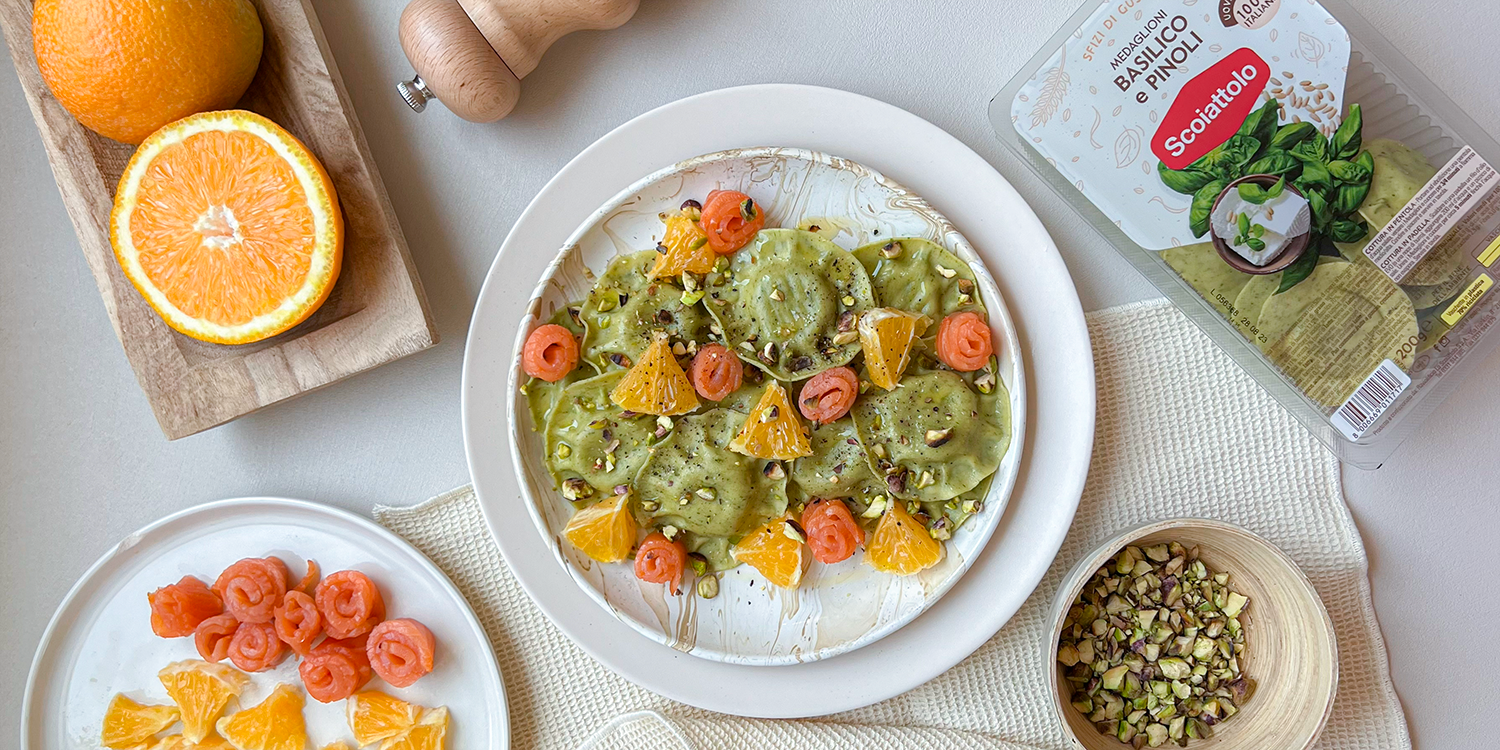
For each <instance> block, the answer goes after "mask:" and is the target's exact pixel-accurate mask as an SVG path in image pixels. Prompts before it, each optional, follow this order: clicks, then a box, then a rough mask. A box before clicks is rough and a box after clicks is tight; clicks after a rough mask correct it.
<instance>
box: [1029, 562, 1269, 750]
mask: <svg viewBox="0 0 1500 750" xmlns="http://www.w3.org/2000/svg"><path fill="white" fill-rule="evenodd" d="M1230 579H1231V577H1230V575H1229V574H1228V573H1222V572H1214V571H1211V570H1209V569H1208V566H1207V565H1206V564H1205V563H1204V561H1203V560H1202V559H1200V556H1199V550H1198V549H1197V548H1196V547H1194V548H1192V549H1186V548H1184V547H1183V546H1182V545H1180V544H1176V543H1171V544H1154V545H1148V546H1144V547H1142V546H1135V545H1130V546H1127V547H1126V548H1124V549H1122V550H1120V551H1119V553H1118V554H1116V555H1115V556H1114V557H1113V558H1111V559H1110V560H1109V561H1108V562H1107V563H1106V564H1105V565H1104V566H1103V567H1101V568H1100V569H1099V570H1098V571H1097V572H1096V573H1095V575H1094V577H1093V578H1092V579H1090V581H1089V582H1088V584H1087V585H1086V586H1085V588H1084V590H1083V593H1082V594H1081V595H1080V597H1079V600H1078V601H1077V602H1076V603H1075V604H1074V605H1073V607H1071V608H1070V609H1069V610H1068V612H1067V614H1066V615H1065V619H1064V623H1063V631H1062V637H1061V638H1060V639H1059V643H1058V662H1059V664H1060V665H1061V666H1060V669H1062V670H1064V671H1065V673H1066V677H1067V679H1068V681H1069V682H1070V683H1071V685H1072V687H1071V691H1072V692H1071V698H1070V702H1071V703H1072V704H1073V706H1074V708H1076V709H1078V710H1079V711H1080V713H1083V714H1084V715H1086V716H1087V717H1088V719H1089V721H1090V722H1092V723H1094V724H1095V726H1096V727H1098V728H1099V730H1100V731H1101V732H1103V733H1106V734H1110V735H1112V736H1115V737H1116V738H1117V739H1124V740H1125V741H1126V742H1127V743H1128V744H1131V745H1133V746H1136V747H1142V746H1146V745H1151V746H1153V747H1154V746H1159V745H1162V744H1165V743H1166V742H1167V741H1172V742H1174V743H1176V744H1179V745H1186V743H1187V741H1188V740H1189V739H1204V738H1207V737H1210V736H1212V733H1213V730H1212V727H1213V725H1215V724H1217V723H1218V722H1220V721H1224V720H1226V719H1228V718H1229V717H1231V716H1233V715H1235V714H1236V713H1238V711H1239V710H1240V707H1241V706H1243V705H1244V701H1245V700H1246V699H1247V698H1248V697H1249V695H1250V693H1251V692H1252V690H1253V682H1251V681H1250V680H1249V679H1248V678H1245V677H1243V676H1242V675H1241V668H1240V661H1239V660H1240V659H1241V658H1243V654H1244V647H1245V644H1244V632H1243V629H1242V627H1241V625H1240V622H1239V615H1240V614H1241V613H1242V612H1243V610H1244V608H1245V606H1246V605H1247V604H1248V600H1247V599H1246V598H1245V597H1244V596H1242V595H1241V594H1239V593H1237V592H1235V591H1233V590H1231V589H1230V588H1229V584H1230Z"/></svg>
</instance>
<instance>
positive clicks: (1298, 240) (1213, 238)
mask: <svg viewBox="0 0 1500 750" xmlns="http://www.w3.org/2000/svg"><path fill="white" fill-rule="evenodd" d="M1278 179H1280V178H1278V177H1277V176H1276V175H1274V174H1252V175H1246V176H1244V177H1241V178H1239V179H1238V180H1235V181H1234V182H1231V183H1229V185H1228V186H1226V187H1225V188H1224V189H1223V190H1222V191H1220V192H1219V195H1218V197H1216V198H1214V207H1213V208H1212V209H1210V215H1212V212H1213V211H1218V210H1219V201H1222V200H1224V196H1226V195H1229V191H1231V190H1239V189H1240V183H1242V182H1253V183H1255V184H1257V185H1260V186H1261V187H1263V188H1269V187H1271V186H1272V185H1275V184H1276V180H1278ZM1286 189H1287V190H1290V191H1292V192H1293V193H1296V194H1297V195H1301V196H1302V197H1304V198H1306V197H1307V196H1305V195H1302V191H1301V190H1298V189H1297V188H1296V187H1294V186H1293V185H1292V184H1291V183H1287V186H1286ZM1208 237H1209V241H1210V242H1212V243H1213V245H1214V249H1215V250H1217V251H1219V257H1220V258H1222V259H1223V260H1224V262H1225V263H1227V264H1229V267H1230V268H1233V269H1234V270H1236V271H1239V272H1240V273H1248V274H1252V275H1255V276H1267V275H1270V274H1273V273H1279V272H1281V271H1284V270H1286V268H1287V267H1288V266H1290V265H1292V264H1293V263H1296V262H1297V259H1298V258H1301V257H1302V254H1303V253H1306V252H1308V248H1309V247H1311V246H1312V233H1311V232H1304V233H1303V234H1300V235H1298V236H1296V237H1294V238H1293V239H1292V242H1291V245H1290V246H1288V247H1287V249H1286V250H1284V251H1282V253H1281V254H1280V255H1278V256H1276V259H1275V260H1273V261H1271V262H1270V263H1267V264H1265V265H1263V266H1257V265H1255V264H1254V263H1251V262H1250V261H1248V260H1245V259H1244V258H1242V257H1240V254H1239V253H1237V252H1235V251H1234V248H1231V247H1230V246H1229V243H1228V242H1225V241H1224V238H1222V237H1220V236H1218V235H1216V234H1214V231H1213V229H1212V228H1211V227H1210V228H1209V230H1208ZM1312 252H1317V250H1316V249H1314V250H1313V251H1312Z"/></svg>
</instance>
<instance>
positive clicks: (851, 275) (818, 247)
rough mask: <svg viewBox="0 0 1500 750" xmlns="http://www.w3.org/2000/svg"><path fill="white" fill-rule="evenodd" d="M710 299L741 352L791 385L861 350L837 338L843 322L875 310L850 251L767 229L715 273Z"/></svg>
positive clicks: (865, 277) (725, 335)
mask: <svg viewBox="0 0 1500 750" xmlns="http://www.w3.org/2000/svg"><path fill="white" fill-rule="evenodd" d="M705 302H706V303H707V306H708V310H709V312H710V314H712V315H713V316H714V318H715V320H716V322H717V323H718V325H719V326H720V328H721V330H722V331H723V338H724V341H725V344H726V345H727V346H728V347H729V348H730V349H733V350H734V352H735V354H737V355H739V357H740V358H741V359H743V360H744V361H746V362H748V363H750V364H751V365H752V366H755V367H759V368H761V369H762V370H765V371H766V372H767V373H769V374H771V375H772V376H773V377H775V378H777V379H778V380H786V381H791V380H803V379H806V378H810V377H812V376H813V375H816V374H818V373H820V372H822V371H824V370H827V369H828V368H830V367H837V366H839V365H843V364H847V363H848V362H849V360H851V359H853V358H854V356H855V355H856V354H858V353H859V342H857V341H851V342H847V343H843V344H836V343H834V341H833V340H834V338H835V337H836V336H837V334H838V323H839V318H840V317H841V316H844V315H845V314H853V315H856V316H857V315H859V314H861V313H863V312H864V311H866V310H869V309H871V308H873V307H874V306H875V293H874V289H873V287H872V286H871V282H870V275H869V274H868V273H867V272H866V271H865V268H864V266H863V265H861V264H860V262H859V261H858V260H856V259H855V257H854V256H853V255H852V254H850V253H849V251H847V250H844V249H843V248H840V247H839V246H838V245H835V244H833V243H832V242H829V241H828V240H826V239H824V238H822V237H820V236H818V235H816V234H813V233H811V232H806V231H802V230H800V229H765V230H762V231H761V232H760V233H759V234H757V235H756V237H755V240H754V241H752V242H751V243H750V245H749V246H748V247H746V248H744V249H742V250H740V251H739V252H737V253H735V254H734V255H733V256H730V261H729V265H728V268H727V270H726V271H725V272H724V273H723V274H715V275H713V276H711V278H710V280H709V287H708V298H707V299H706V300H705Z"/></svg>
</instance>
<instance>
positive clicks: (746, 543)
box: [729, 513, 806, 589]
mask: <svg viewBox="0 0 1500 750" xmlns="http://www.w3.org/2000/svg"><path fill="white" fill-rule="evenodd" d="M729 554H730V555H731V556H732V557H734V559H736V560H738V561H740V562H742V563H744V564H746V565H749V566H750V567H752V568H755V569H756V570H758V571H760V574H761V575H763V576H765V577H766V580H768V581H770V582H771V583H774V584H776V585H777V586H780V587H782V588H784V589H794V588H797V584H799V583H801V582H802V566H803V561H804V559H805V556H806V548H804V547H803V546H802V534H801V532H799V531H797V528H796V527H795V526H793V525H792V516H791V514H790V513H788V514H787V515H784V516H782V517H781V518H775V519H772V520H771V522H770V523H767V524H766V525H764V526H762V527H760V528H758V529H756V530H754V531H752V532H750V533H749V534H746V535H745V538H743V539H741V540H740V541H739V544H736V545H734V547H733V548H731V549H730V550H729Z"/></svg>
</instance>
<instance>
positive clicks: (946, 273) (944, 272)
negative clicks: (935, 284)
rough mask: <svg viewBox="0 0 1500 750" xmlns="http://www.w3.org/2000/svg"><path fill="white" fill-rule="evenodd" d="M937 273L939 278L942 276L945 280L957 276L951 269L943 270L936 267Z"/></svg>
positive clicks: (940, 267)
mask: <svg viewBox="0 0 1500 750" xmlns="http://www.w3.org/2000/svg"><path fill="white" fill-rule="evenodd" d="M937 272H938V275H939V276H942V277H943V278H945V279H951V278H953V277H954V276H956V275H958V272H957V271H955V270H953V269H951V268H944V267H943V266H938V267H937Z"/></svg>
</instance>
